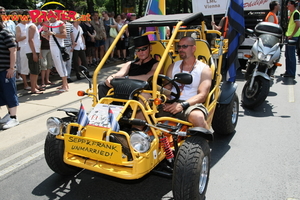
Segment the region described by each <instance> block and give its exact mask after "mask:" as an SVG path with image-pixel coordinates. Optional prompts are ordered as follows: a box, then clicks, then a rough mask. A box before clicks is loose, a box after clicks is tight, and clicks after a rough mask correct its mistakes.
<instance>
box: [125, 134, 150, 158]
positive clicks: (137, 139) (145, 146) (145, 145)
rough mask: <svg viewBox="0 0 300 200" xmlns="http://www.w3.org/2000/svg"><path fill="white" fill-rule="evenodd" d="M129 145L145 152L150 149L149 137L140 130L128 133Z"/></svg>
mask: <svg viewBox="0 0 300 200" xmlns="http://www.w3.org/2000/svg"><path fill="white" fill-rule="evenodd" d="M130 145H131V146H132V148H133V149H134V150H136V151H137V152H140V153H145V152H146V151H148V150H149V149H150V137H149V136H148V135H146V134H145V133H144V132H142V131H136V132H133V133H131V135H130Z"/></svg>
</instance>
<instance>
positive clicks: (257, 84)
mask: <svg viewBox="0 0 300 200" xmlns="http://www.w3.org/2000/svg"><path fill="white" fill-rule="evenodd" d="M250 82H251V78H250V79H249V80H248V81H247V82H246V83H245V85H244V87H243V91H242V105H243V106H245V107H246V108H250V109H253V108H255V107H257V106H259V105H261V104H262V103H263V102H264V101H265V100H266V98H267V96H268V94H269V90H270V81H269V80H266V79H264V78H263V77H261V76H257V77H255V78H254V82H253V86H252V89H250Z"/></svg>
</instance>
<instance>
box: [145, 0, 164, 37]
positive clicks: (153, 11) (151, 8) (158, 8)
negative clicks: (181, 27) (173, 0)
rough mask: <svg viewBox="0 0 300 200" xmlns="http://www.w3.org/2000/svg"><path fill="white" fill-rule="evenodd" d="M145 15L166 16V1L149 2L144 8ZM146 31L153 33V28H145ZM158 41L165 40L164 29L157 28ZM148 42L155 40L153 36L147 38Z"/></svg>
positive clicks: (153, 0) (155, 0)
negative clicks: (158, 33)
mask: <svg viewBox="0 0 300 200" xmlns="http://www.w3.org/2000/svg"><path fill="white" fill-rule="evenodd" d="M145 13H146V15H165V14H166V1H165V0H149V1H148V5H147V8H146V12H145ZM146 31H155V28H154V27H147V28H146ZM159 32H160V39H162V40H163V39H166V30H165V27H160V28H159ZM148 37H149V40H150V41H152V40H156V37H155V35H153V34H151V35H149V36H148Z"/></svg>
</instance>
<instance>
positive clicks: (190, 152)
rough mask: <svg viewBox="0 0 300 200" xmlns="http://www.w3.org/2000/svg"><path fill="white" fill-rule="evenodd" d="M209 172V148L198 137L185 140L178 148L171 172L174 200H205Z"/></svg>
mask: <svg viewBox="0 0 300 200" xmlns="http://www.w3.org/2000/svg"><path fill="white" fill-rule="evenodd" d="M209 171H210V148H209V145H208V142H207V141H206V140H205V139H204V138H202V137H200V136H192V137H189V138H187V139H186V140H185V142H184V143H183V144H182V145H181V147H180V148H179V151H178V154H177V156H176V160H175V166H174V171H173V180H172V190H173V197H174V199H175V200H184V199H186V200H190V199H197V200H202V199H204V198H205V193H206V189H207V184H208V179H209Z"/></svg>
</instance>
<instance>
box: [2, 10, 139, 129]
mask: <svg viewBox="0 0 300 200" xmlns="http://www.w3.org/2000/svg"><path fill="white" fill-rule="evenodd" d="M47 12H48V13H49V12H52V11H47ZM63 12H64V11H63ZM4 15H6V16H7V15H9V16H10V19H9V20H7V19H6V20H3V21H2V20H1V21H2V22H1V24H2V25H3V29H4V30H5V31H7V32H8V33H9V34H10V35H11V36H9V37H11V38H12V39H13V41H12V42H13V43H15V44H16V45H17V46H16V50H17V52H16V60H15V61H14V62H13V63H14V66H15V73H14V74H15V75H14V77H13V79H11V80H13V81H14V82H18V81H20V82H23V86H24V90H28V91H29V92H30V94H43V91H45V89H46V87H47V85H53V82H51V75H59V76H60V77H61V78H62V85H61V86H60V87H58V88H57V89H58V90H57V93H62V92H67V91H68V89H69V85H68V83H70V82H73V81H75V80H74V79H73V80H72V79H71V72H72V70H73V72H74V73H75V74H76V79H77V80H80V79H81V78H82V77H81V74H80V73H79V70H80V66H84V67H85V69H89V68H91V67H95V66H97V65H98V64H99V62H100V61H101V60H102V58H103V56H104V54H105V52H106V51H107V50H108V48H109V47H110V46H111V45H112V43H113V41H114V39H115V38H114V37H112V36H110V34H109V32H110V29H111V28H115V29H116V30H117V31H120V30H121V28H122V27H123V26H124V25H125V24H126V23H128V22H130V21H132V20H134V19H136V15H135V13H121V14H116V15H115V14H114V12H107V11H103V12H102V13H99V12H98V11H94V12H93V13H91V21H89V20H85V21H84V20H79V19H80V15H78V14H77V15H76V20H70V21H67V20H63V21H62V20H59V19H56V18H55V17H52V18H51V17H50V18H49V19H48V20H49V21H43V22H36V23H33V22H32V21H31V18H30V14H29V12H28V11H27V10H24V11H11V12H9V13H7V12H6V10H5V8H4V7H2V6H0V17H1V19H5V17H6V16H4ZM14 15H17V16H28V18H26V17H16V18H13V17H12V16H14ZM3 16H4V18H3ZM14 19H18V20H17V21H16V20H14ZM77 19H78V20H77ZM139 35H140V30H139V29H135V30H126V31H125V33H124V34H123V35H122V37H121V39H120V41H119V42H118V43H117V45H116V47H115V49H114V50H113V51H112V53H111V55H110V56H109V59H108V60H107V61H106V63H114V62H116V61H119V62H127V61H128V60H129V59H133V57H134V52H130V50H129V49H130V48H129V47H130V45H131V44H132V39H133V38H134V37H136V36H139ZM5 37H6V36H5ZM13 43H12V44H13ZM60 47H65V51H66V52H67V53H68V54H69V56H70V59H69V60H67V61H64V59H63V57H62V54H61V51H60ZM85 73H86V74H85V75H86V76H87V77H89V78H91V76H90V75H89V73H88V70H85ZM16 105H17V103H16V104H15V105H14V106H16ZM8 108H9V107H8ZM8 110H9V112H8V114H7V115H5V116H4V117H3V118H2V119H1V118H0V120H1V121H0V123H8V121H11V118H10V117H11V116H12V115H11V114H13V117H14V116H15V111H14V110H13V111H14V112H13V113H11V112H12V111H11V110H10V109H8ZM15 118H16V117H15ZM15 121H16V122H15V123H13V124H12V125H9V126H8V128H11V127H13V126H15V125H17V124H18V122H17V119H16V120H15Z"/></svg>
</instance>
